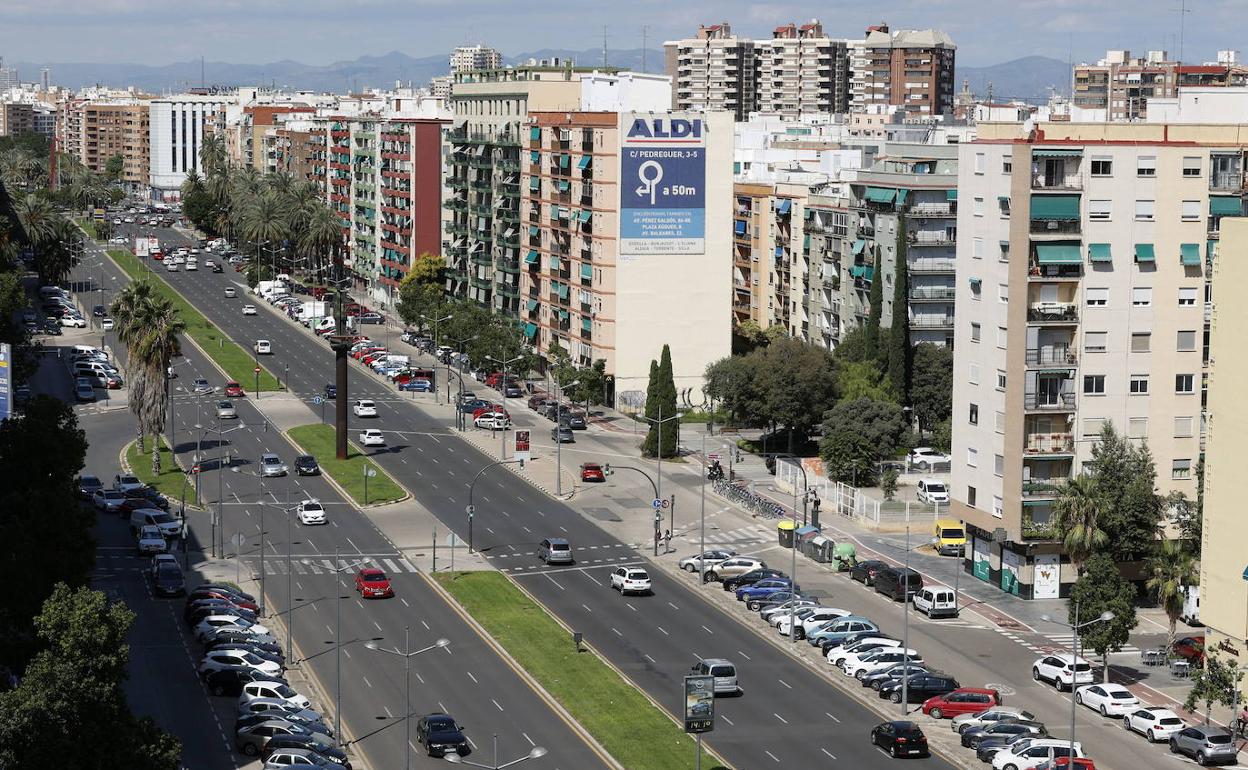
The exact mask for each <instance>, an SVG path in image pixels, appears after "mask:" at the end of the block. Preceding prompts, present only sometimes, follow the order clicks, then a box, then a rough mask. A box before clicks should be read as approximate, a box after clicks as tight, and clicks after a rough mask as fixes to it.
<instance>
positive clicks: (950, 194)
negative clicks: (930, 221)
mask: <svg viewBox="0 0 1248 770" xmlns="http://www.w3.org/2000/svg"><path fill="white" fill-rule="evenodd" d="M957 199H958V191H957V189H956V188H955V189H953V190H945V200H947V201H956V200H957Z"/></svg>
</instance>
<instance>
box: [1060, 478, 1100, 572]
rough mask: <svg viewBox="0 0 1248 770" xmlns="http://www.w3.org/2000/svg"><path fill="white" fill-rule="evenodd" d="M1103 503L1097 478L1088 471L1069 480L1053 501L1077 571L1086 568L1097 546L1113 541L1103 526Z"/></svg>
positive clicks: (1067, 548)
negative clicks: (1084, 563) (1085, 563)
mask: <svg viewBox="0 0 1248 770" xmlns="http://www.w3.org/2000/svg"><path fill="white" fill-rule="evenodd" d="M1103 505H1104V503H1103V501H1102V500H1101V497H1100V494H1099V491H1098V490H1097V488H1096V482H1095V480H1093V478H1092V477H1091V476H1089V475H1087V474H1083V475H1080V476H1076V477H1075V478H1073V479H1071V480H1070V481H1068V482H1066V484H1065V485H1064V486H1063V487H1062V493H1061V495H1060V496H1059V497H1058V498H1057V500H1056V501H1055V502H1054V503H1053V524H1054V527H1055V528H1056V529H1057V533H1058V537H1060V538H1061V540H1062V546H1063V547H1064V548H1065V549H1066V553H1067V554H1068V555H1069V556H1070V561H1071V563H1073V564H1074V565H1075V569H1076V570H1077V571H1082V568H1083V562H1084V561H1085V560H1086V559H1087V558H1088V557H1089V556H1091V555H1092V554H1093V553H1094V552H1095V551H1096V549H1098V548H1100V547H1101V546H1103V545H1105V544H1106V543H1107V542H1109V536H1108V535H1106V534H1105V530H1103V529H1101V527H1100V517H1101V509H1102V506H1103Z"/></svg>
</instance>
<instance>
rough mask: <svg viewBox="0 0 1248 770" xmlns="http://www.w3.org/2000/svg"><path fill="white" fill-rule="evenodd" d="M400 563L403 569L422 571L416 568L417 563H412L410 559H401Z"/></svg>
mask: <svg viewBox="0 0 1248 770" xmlns="http://www.w3.org/2000/svg"><path fill="white" fill-rule="evenodd" d="M399 565H400V566H402V567H403V569H405V570H407V571H408V572H419V571H420V570H418V569H416V565H415V564H412V563H411V562H410V561H408V560H407V559H399Z"/></svg>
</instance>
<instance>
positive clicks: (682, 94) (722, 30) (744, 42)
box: [663, 22, 758, 120]
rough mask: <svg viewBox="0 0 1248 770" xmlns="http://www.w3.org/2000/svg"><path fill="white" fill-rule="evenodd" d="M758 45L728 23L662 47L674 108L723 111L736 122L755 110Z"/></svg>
mask: <svg viewBox="0 0 1248 770" xmlns="http://www.w3.org/2000/svg"><path fill="white" fill-rule="evenodd" d="M754 46H755V43H754V41H753V40H751V39H750V38H744V37H742V38H739V37H737V36H736V35H734V34H733V33H732V27H731V26H730V25H729V24H728V22H724V23H723V24H712V25H710V26H700V27H698V33H697V36H696V37H692V38H686V39H684V40H669V41H667V42H665V43H664V44H663V52H664V59H665V64H666V72H667V74H668V76H669V77H671V78H672V109H675V110H689V109H706V110H724V111H726V112H730V113H732V115H733V117H735V118H736V119H737V120H744V119H745V117H746V116H747V115H748V114H749V113H750V112H752V111H753V110H755V109H756V105H757V103H758V102H757V98H758V97H757V93H756V88H757V79H756V75H755V66H756V61H755V58H756V57H755V53H754Z"/></svg>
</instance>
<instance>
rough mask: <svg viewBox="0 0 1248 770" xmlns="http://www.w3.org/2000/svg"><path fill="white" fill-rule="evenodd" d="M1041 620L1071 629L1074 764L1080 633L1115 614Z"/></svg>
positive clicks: (1071, 734)
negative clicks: (1063, 620)
mask: <svg viewBox="0 0 1248 770" xmlns="http://www.w3.org/2000/svg"><path fill="white" fill-rule="evenodd" d="M1040 619H1041V620H1043V621H1044V622H1046V623H1053V624H1055V625H1059V626H1066V627H1067V628H1069V629H1070V649H1071V652H1073V653H1074V657H1073V658H1072V659H1071V661H1070V761H1071V762H1072V763H1073V762H1074V761H1075V704H1076V703H1078V701H1077V700H1076V699H1075V690H1076V689H1078V688H1077V687H1076V685H1077V684H1078V682H1079V632H1080V631H1081V630H1082V629H1085V628H1087V627H1088V626H1091V625H1095V624H1097V623H1108V622H1109V621H1111V620H1113V619H1114V613H1113V612H1110V611H1109V610H1105V611H1104V612H1102V613H1101V614H1100V615H1097V616H1096V617H1094V618H1092V619H1091V620H1085V621H1084V622H1082V623H1079V622H1075V623H1063V622H1062V621H1060V620H1055V619H1053V618H1052V617H1050V616H1049V615H1041V616H1040ZM1078 619H1079V600H1078V599H1076V600H1075V620H1076V621H1078ZM1106 665H1107V666H1108V665H1109V661H1108V660H1106Z"/></svg>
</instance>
